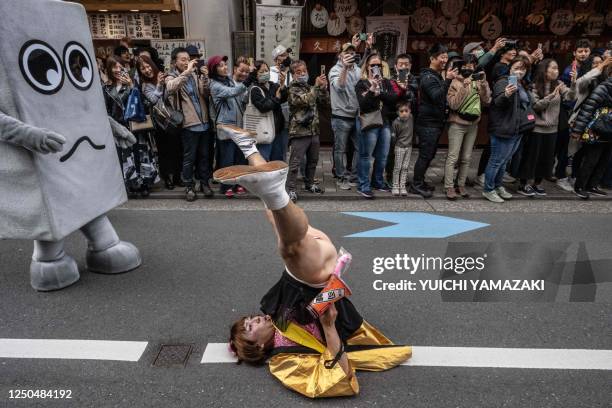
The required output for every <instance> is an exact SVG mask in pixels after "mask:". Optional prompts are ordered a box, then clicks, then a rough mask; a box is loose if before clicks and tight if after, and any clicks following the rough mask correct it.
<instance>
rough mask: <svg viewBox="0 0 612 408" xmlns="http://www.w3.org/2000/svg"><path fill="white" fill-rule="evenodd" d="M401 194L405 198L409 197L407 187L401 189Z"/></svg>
mask: <svg viewBox="0 0 612 408" xmlns="http://www.w3.org/2000/svg"><path fill="white" fill-rule="evenodd" d="M400 194H401V195H403V196H407V195H408V190H406V187H402V188H400Z"/></svg>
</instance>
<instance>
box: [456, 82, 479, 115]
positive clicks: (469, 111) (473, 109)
mask: <svg viewBox="0 0 612 408" xmlns="http://www.w3.org/2000/svg"><path fill="white" fill-rule="evenodd" d="M480 114H481V104H480V94H479V93H478V90H477V89H476V84H475V83H473V82H472V85H471V87H470V93H469V94H468V96H467V97H466V98H465V99H464V100H463V103H462V104H461V106H459V109H457V115H458V116H459V117H460V118H461V119H463V120H467V121H469V122H473V121H475V120H476V119H478V118H479V117H480Z"/></svg>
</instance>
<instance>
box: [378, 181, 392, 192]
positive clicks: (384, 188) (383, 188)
mask: <svg viewBox="0 0 612 408" xmlns="http://www.w3.org/2000/svg"><path fill="white" fill-rule="evenodd" d="M375 190H376V191H382V192H383V193H390V192H391V186H389V185H388V184H387V183H384V184H383V185H382V186H380V187H376V188H375Z"/></svg>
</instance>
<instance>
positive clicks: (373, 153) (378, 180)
mask: <svg viewBox="0 0 612 408" xmlns="http://www.w3.org/2000/svg"><path fill="white" fill-rule="evenodd" d="M390 144H391V127H390V126H389V124H385V125H384V126H383V127H379V128H374V129H369V130H366V131H362V132H361V133H360V135H359V164H358V166H357V175H358V177H359V190H360V191H371V190H372V187H374V188H379V187H382V186H383V185H384V183H385V180H384V178H383V173H384V171H385V166H386V165H387V155H388V154H389V145H390ZM372 158H374V159H375V161H374V171H373V172H372V182H371V184H370V162H371V159H372Z"/></svg>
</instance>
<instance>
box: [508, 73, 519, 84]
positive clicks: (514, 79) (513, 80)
mask: <svg viewBox="0 0 612 408" xmlns="http://www.w3.org/2000/svg"><path fill="white" fill-rule="evenodd" d="M508 84H509V85H514V86H518V78H517V76H516V75H510V76H509V77H508Z"/></svg>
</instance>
